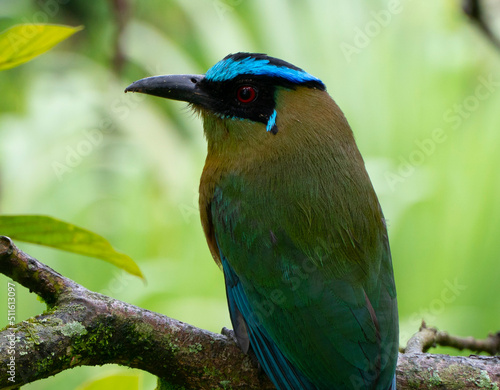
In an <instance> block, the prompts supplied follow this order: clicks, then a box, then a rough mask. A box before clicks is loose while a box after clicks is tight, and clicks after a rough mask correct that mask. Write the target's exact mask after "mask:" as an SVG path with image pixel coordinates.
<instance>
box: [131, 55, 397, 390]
mask: <svg viewBox="0 0 500 390" xmlns="http://www.w3.org/2000/svg"><path fill="white" fill-rule="evenodd" d="M125 91H126V92H127V91H132V92H141V93H146V94H150V95H155V96H160V97H164V98H168V99H173V100H181V101H185V102H188V103H189V104H190V105H191V107H192V108H193V109H194V110H195V111H196V112H198V113H199V114H200V116H201V118H202V119H203V127H204V133H205V137H206V139H207V142H208V153H207V158H206V162H205V167H204V169H203V173H202V176H201V182H200V189H199V192H200V196H199V208H200V215H201V223H202V225H203V230H204V232H205V235H206V239H207V242H208V247H209V248H210V252H211V254H212V256H213V258H214V259H215V261H216V262H217V264H219V266H221V267H222V270H223V274H224V279H225V287H226V295H227V301H228V306H229V312H230V318H231V322H232V324H233V328H234V333H235V337H236V339H237V342H238V344H239V346H240V347H241V349H242V350H243V352H245V353H248V352H249V351H250V350H251V351H253V353H255V355H256V357H257V359H258V361H259V363H260V365H261V367H262V369H263V370H264V371H265V373H266V374H267V375H268V376H269V378H270V379H271V381H272V382H273V383H274V384H275V386H276V387H277V388H278V389H288V390H291V389H307V390H309V389H311V390H312V389H325V390H327V389H328V390H331V389H384V390H387V389H395V369H396V361H397V356H398V312H397V303H396V289H395V283H394V276H393V269H392V260H391V253H390V249H389V242H388V235H387V229H386V222H385V219H384V216H383V214H382V210H381V207H380V205H379V202H378V199H377V196H376V194H375V191H374V189H373V186H372V184H371V181H370V178H369V176H368V174H367V171H366V169H365V165H364V162H363V159H362V157H361V154H360V152H359V150H358V148H357V146H356V143H355V140H354V136H353V133H352V130H351V128H350V126H349V124H348V122H347V120H346V118H345V117H344V115H343V113H342V111H341V110H340V108H339V107H338V105H337V104H336V103H335V101H334V100H333V99H332V98H331V97H330V95H329V94H328V93H327V92H326V87H325V85H324V84H323V82H322V81H321V80H320V79H318V78H316V77H314V76H312V75H311V74H309V73H307V72H305V71H304V70H302V69H301V68H298V67H296V66H294V65H292V64H290V63H288V62H285V61H283V60H280V59H277V58H273V57H270V56H267V55H265V54H257V53H236V54H230V55H228V56H226V57H225V58H224V59H222V60H221V61H219V62H218V63H216V64H215V65H214V66H213V67H211V68H210V69H209V70H208V71H207V72H206V74H205V75H166V76H155V77H148V78H145V79H142V80H139V81H136V82H134V83H133V84H131V85H130V86H129V87H127V89H126V90H125Z"/></svg>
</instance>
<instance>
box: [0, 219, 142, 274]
mask: <svg viewBox="0 0 500 390" xmlns="http://www.w3.org/2000/svg"><path fill="white" fill-rule="evenodd" d="M0 234H1V235H4V236H8V237H10V238H12V239H14V240H19V241H25V242H30V243H33V244H39V245H44V246H50V247H53V248H57V249H62V250H65V251H68V252H73V253H79V254H81V255H85V256H90V257H96V258H98V259H102V260H105V261H107V262H108V263H111V264H114V265H116V266H117V267H119V268H121V269H123V270H125V271H127V272H129V273H131V274H132V275H136V276H139V277H141V278H143V279H144V276H143V275H142V272H141V270H140V269H139V267H138V266H137V264H135V263H134V261H133V260H132V259H131V258H130V257H129V256H127V255H125V254H123V253H120V252H118V251H116V250H115V249H114V248H113V247H112V246H111V244H110V243H109V242H108V241H107V240H106V239H105V238H103V237H101V236H99V235H97V234H95V233H92V232H91V231H89V230H86V229H82V228H80V227H78V226H75V225H72V224H70V223H66V222H63V221H60V220H58V219H55V218H52V217H48V216H44V215H1V216H0Z"/></svg>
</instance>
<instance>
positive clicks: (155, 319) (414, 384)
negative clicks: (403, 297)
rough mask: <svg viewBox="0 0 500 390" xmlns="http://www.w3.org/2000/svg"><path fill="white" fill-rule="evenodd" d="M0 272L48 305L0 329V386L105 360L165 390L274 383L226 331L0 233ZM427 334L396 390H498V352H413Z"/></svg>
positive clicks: (406, 360) (404, 360)
mask: <svg viewBox="0 0 500 390" xmlns="http://www.w3.org/2000/svg"><path fill="white" fill-rule="evenodd" d="M0 272H2V273H3V274H5V275H6V276H8V277H10V278H12V279H13V280H14V281H15V282H17V283H19V284H21V285H23V286H25V287H26V288H29V289H30V290H31V291H33V292H35V293H36V294H38V295H39V296H40V297H42V298H43V299H44V301H45V302H46V303H47V306H48V309H47V311H46V312H44V313H43V314H40V315H38V316H36V317H34V318H30V319H29V320H27V321H22V322H20V323H17V324H12V325H9V326H8V327H6V328H4V329H3V330H2V331H1V332H0V367H6V366H7V364H8V363H9V361H10V359H11V356H12V355H11V354H9V350H12V349H11V348H10V347H11V346H12V345H14V348H15V355H14V356H15V382H12V381H11V380H9V375H8V374H7V373H6V370H5V369H2V370H0V388H2V389H14V388H18V387H19V386H21V385H23V384H26V383H30V382H33V381H36V380H38V379H42V378H46V377H48V376H51V375H55V374H57V373H59V372H61V371H63V370H67V369H69V368H72V367H75V366H81V365H90V366H95V365H102V364H107V363H116V364H121V365H124V366H128V367H134V368H139V369H142V370H145V371H148V372H150V373H152V374H154V375H156V376H158V377H159V378H161V379H162V380H164V381H165V382H168V383H169V386H170V387H169V388H184V389H227V388H233V389H264V390H265V389H273V388H274V387H273V385H272V384H271V383H270V381H269V380H268V379H267V378H266V377H265V375H264V374H262V372H260V371H259V369H258V367H257V366H256V365H255V364H254V363H253V362H252V360H251V359H250V358H249V357H248V356H246V355H244V354H243V353H242V352H241V351H240V350H239V348H238V347H237V345H236V343H235V342H234V340H233V338H232V337H231V336H230V335H229V336H225V335H221V334H216V333H212V332H208V331H206V330H203V329H199V328H196V327H194V326H191V325H189V324H186V323H183V322H181V321H177V320H174V319H172V318H169V317H166V316H164V315H161V314H158V313H154V312H151V311H148V310H144V309H141V308H139V307H137V306H134V305H130V304H128V303H125V302H121V301H118V300H116V299H113V298H110V297H107V296H104V295H102V294H98V293H95V292H92V291H89V290H87V289H85V288H84V287H82V286H81V285H79V284H77V283H75V282H74V281H72V280H70V279H67V278H65V277H63V276H62V275H60V274H58V273H57V272H55V271H54V270H52V269H51V268H49V267H47V266H46V265H44V264H42V263H40V262H39V261H38V260H36V259H34V258H32V257H31V256H29V255H27V254H25V253H23V252H22V251H21V250H19V249H18V248H17V247H16V246H15V245H14V244H13V243H12V242H11V240H10V239H9V238H7V237H0ZM428 331H429V329H427V328H425V327H423V328H421V331H420V332H419V333H418V334H417V335H416V336H415V338H414V339H415V340H413V341H412V343H413V347H411V348H410V349H411V351H412V352H411V353H405V354H400V357H399V362H398V369H397V382H398V388H399V389H420V388H434V387H439V388H442V389H456V388H471V389H472V388H483V389H484V388H486V389H488V388H489V389H498V384H500V364H499V363H500V358H499V357H484V356H470V357H450V356H445V355H431V354H427V353H422V352H415V351H423V350H425V349H426V348H427V347H428V346H429V345H432V344H433V343H435V342H439V340H438V338H439V337H437V336H436V335H437V334H438V333H439V332H437V331H433V330H431V331H430V333H429V332H428ZM422 332H423V333H422ZM496 336H497V335H496ZM496 336H491V337H493V341H491V340H490V341H491V343H495V342H496V343H498V344H496V348H497V349H496V351H498V345H499V344H500V343H499V342H498V338H495V337H496ZM416 339H418V340H424V341H422V342H421V341H418V340H417V341H416ZM467 340H469V339H467ZM469 341H470V340H469ZM12 343H13V344H12ZM491 343H490V342H488V346H489V347H491ZM410 344H411V343H410ZM9 348H10V349H9ZM493 348H494V347H493Z"/></svg>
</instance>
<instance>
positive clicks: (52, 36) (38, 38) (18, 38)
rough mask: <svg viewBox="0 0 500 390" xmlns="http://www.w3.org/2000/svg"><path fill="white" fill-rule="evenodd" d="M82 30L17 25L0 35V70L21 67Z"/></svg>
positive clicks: (78, 28) (64, 27) (43, 25)
mask: <svg viewBox="0 0 500 390" xmlns="http://www.w3.org/2000/svg"><path fill="white" fill-rule="evenodd" d="M81 29H83V27H82V26H79V27H69V26H60V25H55V24H18V25H16V26H13V27H11V28H9V29H7V30H5V31H3V32H2V33H0V70H5V69H10V68H13V67H15V66H18V65H21V64H23V63H25V62H27V61H29V60H31V59H33V58H34V57H36V56H39V55H40V54H43V53H45V52H46V51H48V50H50V49H51V48H52V47H54V46H55V45H57V44H58V43H59V42H61V41H64V40H65V39H66V38H68V37H70V36H71V35H73V34H74V33H76V32H78V31H80V30H81Z"/></svg>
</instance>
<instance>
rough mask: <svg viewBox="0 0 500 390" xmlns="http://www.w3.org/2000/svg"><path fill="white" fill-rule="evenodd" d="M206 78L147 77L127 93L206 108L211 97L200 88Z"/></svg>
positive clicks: (132, 85)
mask: <svg viewBox="0 0 500 390" xmlns="http://www.w3.org/2000/svg"><path fill="white" fill-rule="evenodd" d="M204 78H205V76H203V75H195V74H173V75H166V76H153V77H147V78H145V79H141V80H138V81H136V82H134V83H132V84H130V85H129V86H128V87H127V88H125V92H140V93H145V94H148V95H153V96H159V97H162V98H167V99H172V100H180V101H183V102H188V103H193V104H197V105H200V106H206V105H207V102H208V101H209V100H210V96H208V95H207V93H206V92H204V91H203V90H201V89H200V87H199V82H200V81H201V80H203V79H204Z"/></svg>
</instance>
